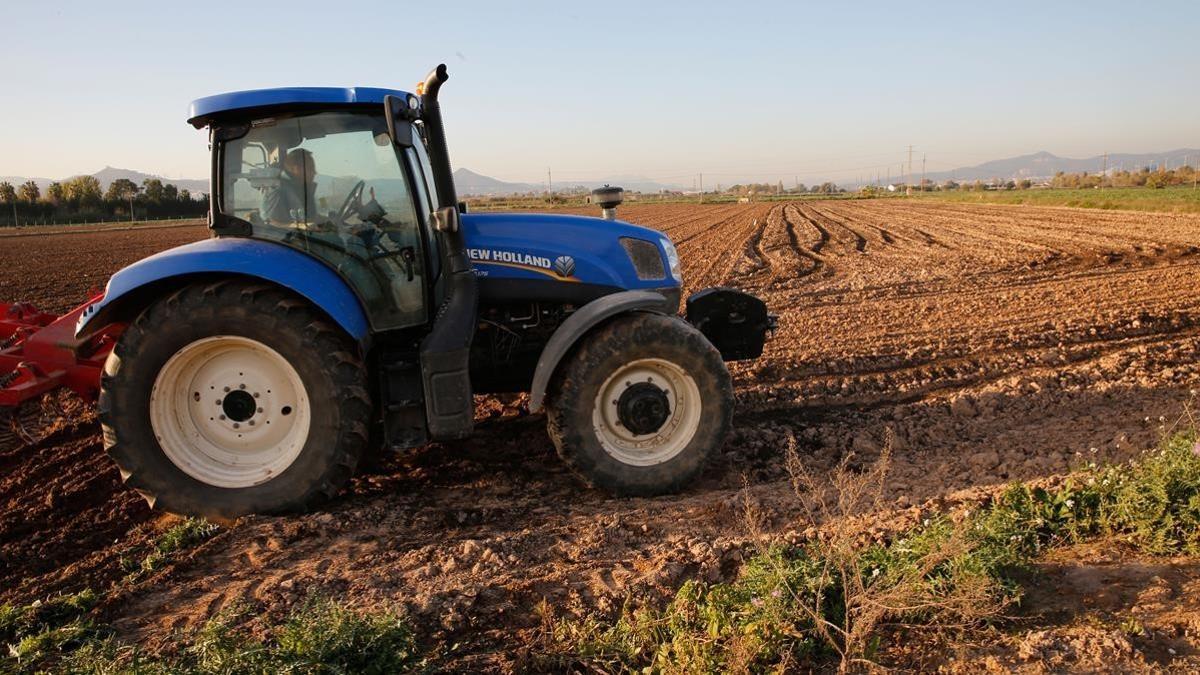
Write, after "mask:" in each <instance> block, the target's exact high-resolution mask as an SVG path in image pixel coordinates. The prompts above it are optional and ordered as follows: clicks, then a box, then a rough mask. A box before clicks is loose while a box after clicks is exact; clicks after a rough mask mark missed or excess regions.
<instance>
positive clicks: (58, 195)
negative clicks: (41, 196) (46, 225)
mask: <svg viewBox="0 0 1200 675" xmlns="http://www.w3.org/2000/svg"><path fill="white" fill-rule="evenodd" d="M46 201H48V202H50V203H51V204H53V205H55V206H62V205H63V204H64V203H65V202H66V201H67V191H66V190H65V189H64V188H63V184H62V183H59V182H58V181H55V182H53V183H51V184H50V185H49V186H48V187H47V188H46Z"/></svg>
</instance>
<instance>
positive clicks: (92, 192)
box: [63, 176, 104, 206]
mask: <svg viewBox="0 0 1200 675" xmlns="http://www.w3.org/2000/svg"><path fill="white" fill-rule="evenodd" d="M63 188H64V189H65V190H66V193H67V199H69V200H71V201H72V202H74V203H76V204H79V205H81V206H95V205H96V204H99V203H100V199H101V198H102V197H103V196H104V195H103V193H102V192H101V191H100V181H98V180H96V177H95V176H76V177H74V178H72V179H70V180H68V181H67V182H66V184H64V185H63Z"/></svg>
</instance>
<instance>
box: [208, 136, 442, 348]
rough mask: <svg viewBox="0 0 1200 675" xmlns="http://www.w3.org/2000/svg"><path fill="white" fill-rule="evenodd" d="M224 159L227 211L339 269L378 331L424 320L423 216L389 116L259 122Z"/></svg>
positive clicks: (228, 147) (229, 146)
mask: <svg viewBox="0 0 1200 675" xmlns="http://www.w3.org/2000/svg"><path fill="white" fill-rule="evenodd" d="M222 158H223V160H222V167H221V169H222V176H221V194H220V210H221V212H222V213H223V214H224V215H226V216H232V217H234V218H237V219H239V220H241V221H244V222H246V223H249V224H250V226H251V229H252V233H253V236H254V237H255V238H261V239H273V240H276V241H279V242H281V243H284V244H287V245H289V246H292V247H295V248H300V249H303V250H305V251H307V252H308V253H310V254H312V255H314V256H317V257H319V258H322V259H324V260H325V261H326V262H328V263H329V264H330V265H332V266H333V267H335V268H336V269H337V270H338V272H339V273H341V274H342V276H343V277H344V278H346V280H347V281H348V282H349V283H350V284H351V285H352V286H353V287H354V288H355V290H356V291H357V292H358V294H359V296H360V298H361V299H362V300H363V302H364V304H365V305H366V306H367V310H368V315H370V318H371V320H372V324H373V326H374V327H375V329H376V330H385V329H388V328H398V327H402V326H408V325H415V324H417V323H421V322H423V321H424V320H425V304H426V303H425V301H424V298H425V296H424V277H425V274H424V272H425V270H424V263H423V261H424V255H423V252H422V245H421V242H422V240H421V232H420V225H419V220H418V218H417V211H416V208H415V206H414V204H413V199H412V194H411V191H410V189H409V182H408V179H407V177H406V175H405V171H404V168H403V165H402V164H401V161H400V155H399V154H397V149H396V146H395V145H394V144H393V143H392V140H391V138H390V136H389V135H388V132H387V123H386V122H385V121H384V118H383V116H382V115H379V114H364V113H352V112H324V113H317V114H312V115H300V116H295V117H287V118H282V119H269V120H259V121H256V122H254V123H253V124H252V125H251V126H250V129H249V131H248V132H247V133H246V134H245V135H244V136H242V137H240V138H236V139H232V140H228V141H225V142H224V144H223V146H222Z"/></svg>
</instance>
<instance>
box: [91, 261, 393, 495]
mask: <svg viewBox="0 0 1200 675" xmlns="http://www.w3.org/2000/svg"><path fill="white" fill-rule="evenodd" d="M99 409H100V420H101V423H102V424H103V429H104V443H105V447H106V448H107V449H108V452H109V454H110V455H111V456H112V457H113V459H114V460H116V462H117V464H118V465H119V466H120V468H121V476H122V477H123V478H124V480H125V483H126V484H127V485H129V486H130V487H133V488H134V489H136V490H137V491H138V492H140V493H141V494H142V495H143V496H144V497H145V498H146V500H147V501H148V502H150V504H151V506H156V507H159V508H163V509H165V510H167V511H171V512H174V513H181V514H188V515H202V516H206V517H209V518H216V519H230V518H236V517H237V516H241V515H245V514H249V513H278V512H287V511H296V510H302V509H305V508H307V507H309V506H311V505H312V504H314V503H316V502H319V501H321V500H323V499H327V498H329V497H332V496H333V495H334V494H336V493H337V491H338V490H339V489H340V488H341V487H342V486H343V485H344V484H345V483H346V481H347V480H348V479H349V478H350V476H351V475H352V474H353V472H354V469H355V466H356V465H357V463H358V460H359V457H360V456H361V455H362V452H363V449H364V447H365V445H366V443H367V424H368V421H369V418H370V412H371V403H370V399H369V397H368V395H367V389H366V371H365V369H364V367H363V363H362V360H361V359H360V358H359V356H358V348H357V345H355V343H354V342H353V340H351V339H350V337H349V336H347V335H345V333H343V332H342V331H341V330H339V329H338V328H337V327H336V326H334V325H332V324H331V323H329V322H328V320H327V319H326V318H325V317H324V316H323V315H321V314H320V313H319V312H318V311H317V310H315V309H314V308H313V307H312V306H311V305H310V304H309V303H308V302H306V301H305V300H303V299H302V298H299V297H298V296H295V295H293V294H291V293H289V292H287V291H285V290H283V289H280V288H278V287H275V286H271V285H266V284H261V283H255V282H248V281H242V280H223V281H218V282H206V283H202V284H195V285H191V286H186V287H184V288H182V289H180V290H179V291H177V292H175V293H174V294H172V295H170V296H168V297H166V298H164V299H162V300H160V301H159V302H157V303H155V304H153V305H151V306H150V307H149V308H147V309H146V310H145V311H144V312H142V314H141V316H139V317H138V318H137V319H136V320H135V321H134V322H133V323H132V324H131V325H130V326H129V327H128V328H127V329H126V330H125V332H124V334H123V335H122V336H121V338H120V340H119V341H118V343H117V345H116V347H115V348H114V349H113V351H112V354H111V355H110V356H109V358H108V361H107V362H106V363H105V367H104V375H103V376H102V378H101V389H100V402H99Z"/></svg>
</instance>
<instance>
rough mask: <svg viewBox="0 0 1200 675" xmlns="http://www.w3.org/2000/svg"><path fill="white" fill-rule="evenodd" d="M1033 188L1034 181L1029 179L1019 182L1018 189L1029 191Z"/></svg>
mask: <svg viewBox="0 0 1200 675" xmlns="http://www.w3.org/2000/svg"><path fill="white" fill-rule="evenodd" d="M1031 187H1033V181H1031V180H1029V179H1028V178H1022V179H1021V180H1020V181H1018V182H1017V188H1018V189H1021V190H1028V189H1029V188H1031Z"/></svg>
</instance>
